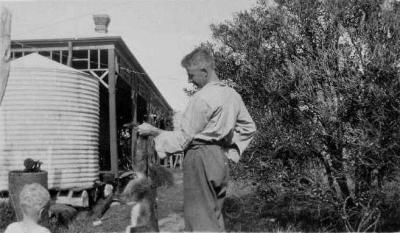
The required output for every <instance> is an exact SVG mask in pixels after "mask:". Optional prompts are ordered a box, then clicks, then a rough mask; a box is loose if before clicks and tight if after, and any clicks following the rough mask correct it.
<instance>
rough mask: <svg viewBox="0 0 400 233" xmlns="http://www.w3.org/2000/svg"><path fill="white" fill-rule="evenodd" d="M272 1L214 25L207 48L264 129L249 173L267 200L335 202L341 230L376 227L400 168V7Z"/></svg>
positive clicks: (374, 0) (375, 0)
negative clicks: (279, 195) (272, 196)
mask: <svg viewBox="0 0 400 233" xmlns="http://www.w3.org/2000/svg"><path fill="white" fill-rule="evenodd" d="M275 2H276V5H275V6H271V5H270V4H269V1H263V0H260V1H259V2H258V4H257V5H256V6H255V7H254V8H252V9H251V10H249V11H244V12H240V13H238V14H237V15H236V16H235V18H234V19H233V20H231V21H227V22H224V23H221V24H218V25H212V27H211V29H212V32H213V36H214V38H215V39H216V40H217V42H218V43H217V44H218V45H217V44H212V43H206V44H204V46H209V47H211V48H212V49H213V50H214V56H215V58H216V60H217V62H216V63H217V64H216V65H217V71H218V76H219V77H220V78H222V79H225V80H230V83H233V84H231V85H232V86H233V87H234V88H235V89H236V90H237V91H238V92H239V93H240V94H241V95H242V97H243V99H244V101H245V102H246V105H247V106H248V108H249V112H250V113H251V115H252V117H253V119H254V120H255V122H256V124H257V128H258V133H257V135H256V138H255V140H254V142H253V144H252V147H251V148H250V150H249V151H248V153H247V154H245V155H244V158H243V160H242V164H241V165H240V166H243V169H242V171H243V173H246V176H248V177H252V178H253V179H255V180H256V181H255V182H257V183H258V184H259V185H260V187H261V188H260V195H261V196H262V195H264V194H265V193H271V191H270V190H273V191H274V192H279V193H286V194H287V195H288V196H289V197H291V198H289V199H290V200H291V199H293V198H294V197H298V196H299V195H300V196H301V195H306V196H307V198H311V199H312V198H314V196H315V197H316V198H319V199H320V200H318V201H317V202H316V203H317V206H318V205H319V204H318V203H325V201H326V200H325V199H326V198H325V196H329V198H328V199H329V203H331V206H332V208H333V209H335V210H336V211H337V213H338V214H336V215H334V214H333V215H332V216H333V217H335V218H336V221H335V222H338V223H340V224H339V226H337V229H338V230H346V229H347V230H355V231H357V230H360V231H366V230H367V228H369V229H370V230H373V229H374V228H376V227H378V226H379V225H382V224H383V223H385V219H382V218H386V217H388V216H389V215H390V214H389V213H387V214H385V212H387V211H388V210H389V209H387V208H385V204H384V203H382V202H381V201H378V200H379V199H380V198H382V192H379V191H378V190H380V189H382V187H384V186H385V185H387V184H388V183H390V182H392V181H393V179H394V178H395V177H396V176H398V174H397V173H396V171H397V170H398V167H399V165H400V143H399V141H400V133H399V132H400V91H399V90H400V79H399V78H398V77H399V75H400V72H399V71H400V70H399V67H400V66H399V64H400V43H399V42H400V27H399V26H400V25H399V24H400V14H399V13H400V3H399V2H397V1H383V0H350V1H348V0H332V1H319V0H290V1H288V0H277V1H275ZM313 168H315V169H313ZM316 171H319V174H323V176H324V178H322V179H319V178H318V177H316V176H315V174H318V172H316ZM318 179H319V180H318ZM308 181H311V182H308ZM304 184H307V185H306V186H307V187H304ZM313 190H319V191H318V193H319V194H313V193H312V192H311V191H313ZM263 193H264V194H263ZM383 195H384V196H387V195H388V193H383ZM267 196H268V195H267ZM294 199H295V198H294ZM310 203H311V201H310ZM381 223H382V224H381ZM370 226H371V227H370ZM382 227H383V226H382Z"/></svg>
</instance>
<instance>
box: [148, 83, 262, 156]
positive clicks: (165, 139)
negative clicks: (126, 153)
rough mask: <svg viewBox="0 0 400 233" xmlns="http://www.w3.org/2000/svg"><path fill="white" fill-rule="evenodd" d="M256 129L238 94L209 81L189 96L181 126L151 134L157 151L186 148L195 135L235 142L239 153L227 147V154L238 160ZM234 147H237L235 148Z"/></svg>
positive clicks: (173, 150) (197, 137)
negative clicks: (176, 128) (154, 135)
mask: <svg viewBox="0 0 400 233" xmlns="http://www.w3.org/2000/svg"><path fill="white" fill-rule="evenodd" d="M255 131H256V126H255V124H254V121H253V120H252V118H251V116H250V114H249V112H248V111H247V109H246V106H245V105H244V103H243V100H242V98H241V96H240V95H239V94H238V93H237V92H236V91H235V90H234V89H232V88H230V87H228V86H227V85H226V84H224V83H222V82H210V83H208V84H206V85H205V86H204V87H203V88H201V89H200V90H199V91H197V92H196V93H195V94H194V95H193V96H192V97H191V99H190V101H189V103H188V106H187V107H186V110H185V111H184V113H183V116H182V119H181V122H180V127H179V129H178V130H174V131H163V132H162V133H160V134H159V135H158V136H157V137H155V138H154V142H155V148H156V151H157V152H158V153H159V154H164V153H177V152H181V151H183V150H185V148H186V147H188V146H189V144H190V142H191V141H192V140H194V139H200V140H203V141H208V142H221V141H223V142H224V144H225V145H236V146H237V148H238V149H239V154H238V153H234V151H233V149H227V150H226V154H227V157H228V158H230V159H232V160H233V161H235V162H237V161H238V160H239V156H240V155H241V154H242V153H243V151H244V150H245V148H246V147H247V146H248V145H249V143H250V141H251V139H252V138H253V135H254V133H255ZM234 150H236V149H234Z"/></svg>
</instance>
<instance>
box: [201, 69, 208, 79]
mask: <svg viewBox="0 0 400 233" xmlns="http://www.w3.org/2000/svg"><path fill="white" fill-rule="evenodd" d="M201 72H203V73H204V74H205V75H204V76H205V77H206V78H207V77H208V71H207V70H206V69H201Z"/></svg>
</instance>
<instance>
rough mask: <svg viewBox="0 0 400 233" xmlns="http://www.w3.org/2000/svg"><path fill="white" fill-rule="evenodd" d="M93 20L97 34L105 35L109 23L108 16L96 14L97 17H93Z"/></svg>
mask: <svg viewBox="0 0 400 233" xmlns="http://www.w3.org/2000/svg"><path fill="white" fill-rule="evenodd" d="M93 20H94V25H95V28H94V30H95V31H96V32H98V33H107V32H108V30H107V27H108V24H109V23H110V16H109V15H107V14H98V15H93Z"/></svg>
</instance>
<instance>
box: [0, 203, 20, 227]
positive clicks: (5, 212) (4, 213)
mask: <svg viewBox="0 0 400 233" xmlns="http://www.w3.org/2000/svg"><path fill="white" fill-rule="evenodd" d="M0 213H1V214H0V229H5V228H6V227H7V226H8V225H9V224H10V223H12V222H15V221H16V220H17V218H16V216H15V211H14V208H13V207H12V205H11V203H10V202H9V201H2V202H0Z"/></svg>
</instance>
